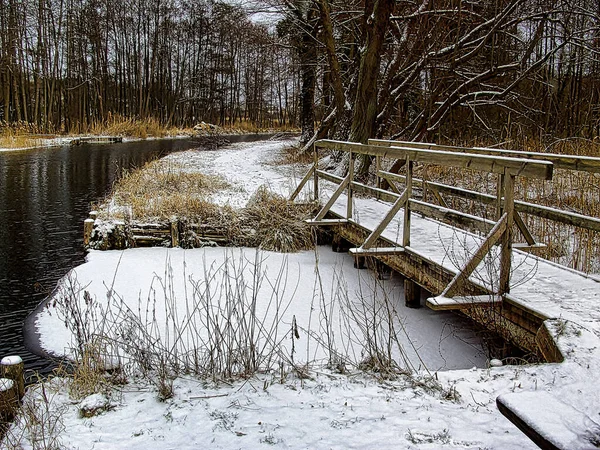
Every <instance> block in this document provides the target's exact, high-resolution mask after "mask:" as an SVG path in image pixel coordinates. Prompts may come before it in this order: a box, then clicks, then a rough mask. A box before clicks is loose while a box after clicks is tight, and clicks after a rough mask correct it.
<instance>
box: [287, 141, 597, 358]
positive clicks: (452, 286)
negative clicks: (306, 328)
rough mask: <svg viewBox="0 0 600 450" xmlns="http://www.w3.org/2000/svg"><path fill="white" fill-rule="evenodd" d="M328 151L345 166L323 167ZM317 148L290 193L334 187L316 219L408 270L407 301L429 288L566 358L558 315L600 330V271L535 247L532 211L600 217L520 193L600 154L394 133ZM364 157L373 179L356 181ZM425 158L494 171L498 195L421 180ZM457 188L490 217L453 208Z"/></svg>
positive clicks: (432, 303)
mask: <svg viewBox="0 0 600 450" xmlns="http://www.w3.org/2000/svg"><path fill="white" fill-rule="evenodd" d="M323 150H327V151H330V152H331V151H334V152H341V153H342V154H343V155H345V156H346V157H347V160H348V161H349V165H348V172H347V174H346V175H345V176H343V177H341V176H338V175H335V174H333V173H331V172H328V171H326V170H324V169H322V168H320V167H319V160H320V156H321V155H322V152H323ZM314 155H315V157H314V158H315V159H314V164H313V165H312V167H311V168H310V170H309V171H308V173H307V174H306V175H305V176H304V178H303V179H302V181H301V182H300V184H299V185H298V187H297V189H296V190H295V192H294V193H293V194H292V197H291V199H292V200H294V199H296V198H297V197H298V196H299V194H300V193H301V192H302V190H303V189H304V188H305V187H307V186H311V185H312V196H313V197H314V199H318V198H319V196H320V195H321V194H320V192H321V190H323V191H324V192H327V193H328V198H327V199H326V201H325V204H324V206H323V207H322V208H321V210H320V211H319V212H318V214H317V215H316V216H315V217H314V218H313V219H311V220H309V223H310V224H312V225H314V226H319V227H329V228H332V230H333V232H334V235H335V237H336V239H338V240H342V241H341V242H343V243H345V244H346V246H347V248H348V250H349V251H350V253H351V254H353V255H354V256H355V258H357V263H358V264H359V265H360V264H362V261H363V259H364V258H374V259H376V260H378V261H379V262H381V263H383V264H385V265H387V266H389V267H390V268H391V269H393V270H395V271H397V272H399V273H400V274H402V275H403V276H405V277H406V281H405V294H406V297H407V298H406V301H407V305H408V306H418V305H419V303H420V288H424V289H426V290H427V291H428V292H429V293H431V295H430V296H429V298H428V299H427V301H426V304H427V306H428V307H430V308H432V309H455V310H460V311H461V312H463V313H465V314H466V315H468V316H470V317H471V318H473V319H474V320H476V321H478V322H480V323H481V324H483V325H484V326H487V327H492V326H493V328H494V331H497V332H499V333H500V334H502V335H503V336H504V337H505V338H506V339H508V340H510V341H512V342H513V343H514V344H516V345H518V346H519V347H521V348H523V349H526V350H528V351H533V352H536V353H538V354H539V355H540V356H542V357H543V358H544V359H545V360H546V361H549V362H560V361H562V360H563V355H562V354H561V352H560V351H559V349H558V347H557V345H556V343H555V339H554V337H553V336H552V331H551V330H550V329H549V327H548V326H547V321H548V320H549V319H553V318H558V317H560V318H564V319H572V320H574V321H576V322H578V323H583V322H585V323H590V322H593V323H594V329H598V332H599V333H600V312H599V311H600V282H599V281H600V280H597V279H594V278H592V277H589V276H587V275H585V274H582V273H579V272H576V271H573V270H570V269H568V268H566V267H562V266H558V265H557V264H553V263H550V262H548V261H545V260H542V259H540V258H538V257H536V256H533V255H532V254H531V251H532V250H535V249H539V248H542V247H543V246H544V243H541V242H536V240H535V239H534V237H533V235H532V233H531V232H530V231H529V230H528V228H527V226H526V220H525V217H526V216H534V217H538V218H544V219H549V220H552V221H556V222H560V223H562V224H566V225H571V226H576V227H581V228H584V229H588V230H591V231H592V232H598V231H600V219H599V218H596V217H588V216H584V215H581V214H577V213H573V212H570V211H563V210H559V209H554V208H548V207H545V206H542V205H537V204H533V203H529V202H524V201H516V200H515V188H516V187H518V186H517V183H519V182H521V181H522V180H523V179H526V178H529V179H539V180H551V179H552V177H553V171H554V169H555V168H557V169H566V170H572V171H586V172H591V173H594V174H596V173H600V158H592V157H584V156H572V155H556V154H546V153H531V152H520V151H508V150H497V149H488V148H462V147H449V146H439V145H434V144H425V143H414V142H399V141H388V140H370V141H369V143H368V145H364V144H357V143H350V142H340V141H332V140H321V141H318V142H316V144H315V152H314ZM358 155H366V157H370V158H373V159H374V160H375V167H376V176H375V182H374V183H373V184H367V183H362V182H359V181H358V180H356V179H355V174H354V161H355V159H356V158H357V156H358ZM390 161H404V164H403V166H404V169H403V172H404V174H402V175H399V174H397V173H392V172H389V171H386V170H383V167H384V166H385V165H386V164H389V163H390ZM416 164H419V165H420V166H421V169H422V167H423V166H426V167H429V166H430V165H431V166H435V165H436V166H444V167H450V168H454V169H468V170H470V171H476V172H480V173H483V174H488V175H485V176H488V177H491V178H493V179H494V180H495V191H496V192H495V195H490V194H484V193H480V192H475V191H472V190H468V189H464V188H461V187H457V186H453V185H450V184H442V183H438V182H433V181H430V180H427V179H426V178H425V177H422V178H423V179H419V178H416V177H415V176H414V172H415V165H416ZM421 171H422V172H423V170H421ZM489 174H491V175H489ZM311 181H312V183H311ZM324 184H326V185H327V186H326V187H327V188H326V189H322V188H323V185H324ZM384 187H385V188H384ZM424 193H427V194H428V195H427V196H426V195H424ZM415 194H420V195H419V196H417V195H415ZM450 196H451V197H456V198H462V199H464V200H467V201H469V202H470V203H471V204H479V205H483V206H485V207H486V208H487V209H485V208H484V209H485V210H487V211H489V210H492V211H493V212H492V213H491V214H489V215H490V216H491V217H492V218H491V219H490V218H488V217H482V216H478V215H476V214H473V213H465V212H462V211H459V210H457V209H452V208H450V207H449V206H448V204H447V201H446V200H447V199H448V198H449V197H450ZM428 198H431V199H432V201H431V202H430V201H427V199H428ZM374 199H375V200H376V201H374ZM561 284H562V286H561ZM595 315H597V316H598V317H596V316H595ZM599 336H600V334H599Z"/></svg>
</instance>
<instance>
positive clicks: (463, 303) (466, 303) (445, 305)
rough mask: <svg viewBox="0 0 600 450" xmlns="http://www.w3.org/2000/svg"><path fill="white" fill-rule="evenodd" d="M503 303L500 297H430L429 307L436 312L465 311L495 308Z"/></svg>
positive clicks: (428, 300)
mask: <svg viewBox="0 0 600 450" xmlns="http://www.w3.org/2000/svg"><path fill="white" fill-rule="evenodd" d="M501 302H502V297H500V296H498V295H473V296H466V297H442V296H441V295H439V296H437V297H430V298H428V299H427V303H426V304H427V306H428V307H429V308H431V309H433V310H434V311H445V310H452V309H465V308H470V307H471V306H493V305H498V304H500V303H501Z"/></svg>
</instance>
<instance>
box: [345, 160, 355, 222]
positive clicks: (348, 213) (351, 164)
mask: <svg viewBox="0 0 600 450" xmlns="http://www.w3.org/2000/svg"><path fill="white" fill-rule="evenodd" d="M348 178H349V179H350V182H349V183H348V192H347V194H346V218H348V219H352V207H353V204H352V198H353V197H354V194H353V189H352V182H353V181H354V155H353V154H352V152H350V154H349V155H348Z"/></svg>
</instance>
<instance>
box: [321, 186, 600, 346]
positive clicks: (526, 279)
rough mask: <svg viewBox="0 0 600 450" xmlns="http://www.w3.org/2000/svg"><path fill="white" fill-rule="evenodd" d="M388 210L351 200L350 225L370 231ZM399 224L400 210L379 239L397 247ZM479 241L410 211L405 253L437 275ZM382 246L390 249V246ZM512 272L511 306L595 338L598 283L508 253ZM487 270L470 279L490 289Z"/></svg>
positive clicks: (453, 268)
mask: <svg viewBox="0 0 600 450" xmlns="http://www.w3.org/2000/svg"><path fill="white" fill-rule="evenodd" d="M325 197H327V193H325ZM390 208H391V204H389V203H386V202H383V201H379V200H375V199H373V198H360V197H357V196H355V197H354V214H353V221H354V222H355V223H356V224H358V225H359V226H361V227H364V228H366V229H367V230H370V231H372V230H373V229H375V228H376V227H377V225H378V224H379V223H380V222H381V220H382V218H383V217H384V215H385V214H386V213H387V211H389V209H390ZM331 211H332V212H333V213H334V215H336V216H339V217H344V216H345V213H346V197H345V195H342V196H340V198H339V199H338V200H337V201H336V202H335V204H334V205H333V207H332V210H331ZM402 223H403V211H402V210H401V211H399V212H398V214H397V215H396V216H395V217H394V219H393V220H392V221H391V223H390V224H389V225H388V226H387V227H386V228H385V231H384V232H383V234H382V237H383V238H385V240H386V241H388V242H390V243H392V246H394V245H398V246H399V245H400V244H399V242H400V241H401V240H402ZM344 227H348V225H341V228H344ZM344 237H347V236H344ZM350 240H351V239H350ZM481 241H482V238H481V237H478V236H475V235H473V234H471V233H468V232H465V231H463V230H460V229H457V228H454V227H451V226H448V225H445V224H442V223H440V222H437V221H435V220H432V219H429V218H424V217H421V216H420V215H419V214H417V213H414V212H413V213H412V215H411V242H410V247H408V248H407V249H406V250H407V251H408V252H409V253H412V254H414V255H415V256H417V257H418V258H420V259H422V260H423V261H425V262H428V263H430V264H432V265H433V266H437V267H438V269H439V270H440V271H441V272H445V273H446V274H455V273H456V272H457V271H458V268H459V266H460V265H461V264H462V263H463V262H464V261H465V260H466V259H467V257H468V256H469V255H470V254H471V253H472V252H473V251H474V249H475V248H476V246H477V245H479V244H480V243H481ZM382 246H383V245H382ZM385 246H386V247H389V244H387V245H385ZM494 251H497V249H494ZM512 268H513V270H512V276H511V291H510V295H509V296H507V300H508V301H509V302H510V303H513V304H514V305H515V306H517V307H518V308H521V309H523V310H526V311H527V312H528V313H530V314H533V315H534V316H537V318H538V319H539V322H538V323H541V322H542V321H543V320H545V319H551V318H561V319H564V320H570V321H573V322H575V323H577V324H579V325H581V326H584V327H586V328H588V329H590V330H591V331H593V332H595V333H596V334H597V335H599V336H600V279H598V278H595V277H593V276H587V275H585V274H583V273H580V272H577V271H574V270H571V269H569V268H567V267H564V266H560V265H558V264H554V263H552V262H549V261H546V260H544V259H541V258H538V257H536V256H534V255H531V254H528V253H525V252H522V251H518V250H513V266H512ZM488 271H489V270H488V269H486V267H485V266H484V264H483V263H482V264H480V265H479V267H478V269H477V270H476V271H475V273H474V274H473V275H471V277H470V280H471V281H473V282H475V283H476V284H478V285H481V286H484V287H487V288H489V287H491V286H490V283H491V282H492V281H491V280H493V279H495V278H496V277H497V271H496V273H495V274H490V273H488ZM447 277H448V275H447ZM416 281H418V282H419V280H416ZM419 284H421V285H423V286H424V287H426V288H427V289H429V290H430V291H432V293H433V294H434V295H438V294H439V293H440V292H441V290H439V286H441V285H440V284H439V283H438V284H437V287H438V289H437V292H436V285H435V283H433V282H432V283H430V285H429V286H427V285H426V284H427V283H426V282H422V281H421V282H419ZM531 331H532V332H533V331H534V330H533V329H532V330H531Z"/></svg>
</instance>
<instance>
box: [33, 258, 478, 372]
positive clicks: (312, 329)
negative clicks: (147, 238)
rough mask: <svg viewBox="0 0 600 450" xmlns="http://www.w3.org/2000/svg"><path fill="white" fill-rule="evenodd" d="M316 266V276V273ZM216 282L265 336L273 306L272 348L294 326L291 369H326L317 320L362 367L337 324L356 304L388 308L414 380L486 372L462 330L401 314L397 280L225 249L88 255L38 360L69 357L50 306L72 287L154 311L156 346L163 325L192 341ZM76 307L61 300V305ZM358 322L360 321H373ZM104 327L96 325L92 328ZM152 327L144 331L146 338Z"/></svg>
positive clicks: (48, 325)
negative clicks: (232, 293)
mask: <svg viewBox="0 0 600 450" xmlns="http://www.w3.org/2000/svg"><path fill="white" fill-rule="evenodd" d="M317 258H318V269H319V273H318V276H317V273H316V271H315V264H316V259H317ZM225 274H227V276H230V277H235V281H234V282H233V285H232V288H233V289H234V290H236V292H240V294H239V296H247V297H248V298H251V297H256V299H257V301H256V305H255V307H256V310H257V316H259V317H262V318H264V324H263V325H264V326H267V327H269V326H271V325H272V324H273V322H274V320H275V317H274V315H275V314H276V308H275V305H274V299H275V298H276V301H277V302H278V303H279V311H278V322H279V323H278V324H277V326H278V328H279V331H278V333H277V335H278V336H280V337H281V338H283V336H285V335H286V334H289V331H290V329H291V326H292V321H293V320H295V324H296V325H297V327H298V329H299V338H298V339H297V341H296V342H295V344H294V345H295V361H296V362H297V363H300V364H303V363H306V362H309V363H311V365H313V364H314V363H315V362H316V363H318V364H323V362H324V361H326V360H327V357H328V355H327V351H326V349H325V348H323V345H322V343H319V342H318V341H319V340H323V341H324V340H325V339H326V337H325V336H324V334H325V333H326V332H327V330H326V325H325V324H324V323H323V321H324V314H327V313H329V312H330V313H331V315H332V317H330V318H329V320H330V322H331V323H330V325H329V327H331V329H332V332H331V333H332V334H334V338H335V340H336V342H335V345H336V348H337V349H339V351H340V352H345V353H348V354H349V355H348V356H349V357H350V358H351V359H352V360H353V361H354V362H355V363H356V364H358V363H359V362H360V361H361V358H363V357H364V356H363V355H364V353H361V352H362V351H363V349H362V348H361V346H360V345H359V344H360V341H361V339H363V338H364V336H362V334H361V333H362V331H361V330H359V329H356V327H355V328H354V329H349V328H348V327H349V326H350V325H349V323H348V320H349V318H348V317H342V316H341V314H340V309H342V310H343V309H344V308H355V309H357V312H358V313H360V311H358V308H359V305H362V304H363V303H364V304H367V305H373V304H377V305H382V304H383V302H385V301H387V302H389V304H390V306H391V308H394V310H395V313H396V314H395V315H396V316H397V317H398V318H399V319H400V321H397V322H396V324H395V325H396V326H397V327H398V329H399V332H398V335H399V337H400V339H402V340H401V344H402V346H403V350H404V351H405V352H406V356H407V358H408V359H409V360H410V363H411V365H412V366H413V367H415V368H417V369H420V370H422V369H424V367H423V364H424V365H425V367H426V368H427V369H429V370H431V371H437V370H444V369H458V368H471V367H473V366H478V367H485V366H486V364H487V359H486V354H485V351H484V350H485V349H484V348H483V347H482V346H483V344H482V342H481V340H480V339H479V338H478V336H477V335H476V334H475V332H474V331H472V330H471V329H469V327H468V323H467V322H466V321H463V320H460V319H459V318H458V317H457V316H455V315H454V314H451V313H441V312H434V311H431V310H428V309H420V310H414V309H410V308H406V307H405V306H404V300H403V287H402V283H401V280H400V279H399V278H398V277H392V278H391V279H389V280H382V281H378V280H377V279H376V277H375V276H374V274H373V272H371V271H369V270H358V269H355V268H354V267H353V261H352V258H351V257H350V256H349V255H346V254H338V253H333V252H332V251H331V249H330V248H327V247H320V248H318V249H317V250H316V253H315V252H310V251H309V252H301V253H296V254H288V255H284V254H281V253H274V252H257V251H256V250H255V249H224V248H202V249H193V250H181V249H166V248H149V249H131V250H125V251H123V252H121V251H107V252H102V251H93V252H91V253H90V254H89V255H88V262H87V263H86V264H83V265H81V266H79V267H77V268H76V269H74V270H73V271H72V272H71V274H70V275H69V279H68V280H66V279H65V280H63V283H65V284H66V286H65V287H64V288H66V289H62V290H59V292H57V293H56V295H55V297H54V299H51V300H50V302H49V306H48V307H47V308H45V309H44V310H42V311H41V312H40V313H39V314H38V317H37V327H38V332H39V333H40V338H41V342H42V343H43V347H44V348H45V350H47V351H49V352H51V353H53V354H56V355H64V354H68V353H69V350H68V349H70V348H73V347H74V345H75V343H74V342H72V339H73V336H72V335H71V333H70V330H69V329H67V328H65V327H64V325H63V316H62V315H61V313H60V311H59V310H57V308H54V307H52V305H53V304H54V302H55V301H56V300H57V299H58V298H59V297H62V296H72V294H73V290H72V287H73V286H72V285H73V284H75V283H76V284H77V286H76V287H75V290H78V292H77V294H79V295H78V300H79V301H81V302H83V301H84V300H83V293H82V292H81V291H79V290H85V291H87V292H88V293H89V294H90V297H91V300H92V301H94V302H98V303H99V304H100V305H101V308H102V309H103V310H105V309H106V308H107V305H108V303H109V301H108V299H109V298H111V299H114V298H118V299H120V300H119V301H122V302H123V303H124V304H125V305H126V307H128V308H129V309H131V310H133V311H136V312H137V311H138V310H141V311H142V313H145V311H147V309H148V308H155V309H156V312H155V313H154V315H153V318H154V317H155V318H156V320H157V322H158V326H159V327H160V328H161V330H162V333H161V335H162V336H164V335H165V332H164V330H166V329H167V326H168V323H169V322H170V321H169V319H168V317H167V315H172V316H177V317H179V325H178V328H179V329H181V330H188V331H189V332H190V333H198V332H199V330H198V329H196V328H191V327H187V328H186V327H185V323H186V321H188V320H189V317H188V316H187V315H186V311H187V310H189V309H190V308H192V309H194V310H196V311H197V310H199V309H200V308H201V306H199V303H201V302H202V301H203V299H201V298H200V296H199V294H198V291H199V290H203V289H205V288H207V287H208V286H207V285H208V284H210V282H212V283H213V286H212V288H213V289H214V290H215V291H216V293H215V296H223V298H222V301H224V300H225V298H224V297H225V294H224V293H223V291H222V286H221V284H222V277H223V276H224V275H225ZM207 279H208V280H210V282H208V281H207ZM257 280H258V281H260V288H256V289H255V288H254V285H253V283H255V282H256V281H257ZM242 291H243V292H242ZM75 300H76V299H75V298H71V297H69V298H68V302H73V301H75ZM217 300H218V299H217ZM217 300H215V303H217ZM166 304H169V305H171V304H172V305H173V306H172V307H171V306H170V307H171V308H172V309H171V310H170V311H168V312H166V311H165V306H164V305H166ZM118 307H119V308H121V307H122V305H118ZM323 308H326V309H327V310H326V311H325V310H323ZM363 318H364V320H368V319H371V318H372V317H371V316H364V317H363ZM104 319H105V317H98V318H97V320H98V322H100V321H102V320H104ZM89 320H92V318H90V319H89ZM144 320H147V319H146V318H144ZM350 322H352V321H350ZM151 325H152V323H151V322H150V321H149V322H148V328H150V326H151ZM192 338H193V336H187V335H183V336H182V337H181V341H182V342H188V341H189V340H190V339H192ZM289 341H290V339H289V338H285V340H284V342H283V346H284V347H285V348H286V353H287V354H288V355H289V353H290V351H291V349H290V348H289V345H288V344H289ZM166 345H168V344H166ZM183 350H185V349H182V351H183ZM397 356H398V357H400V356H399V355H397Z"/></svg>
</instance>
